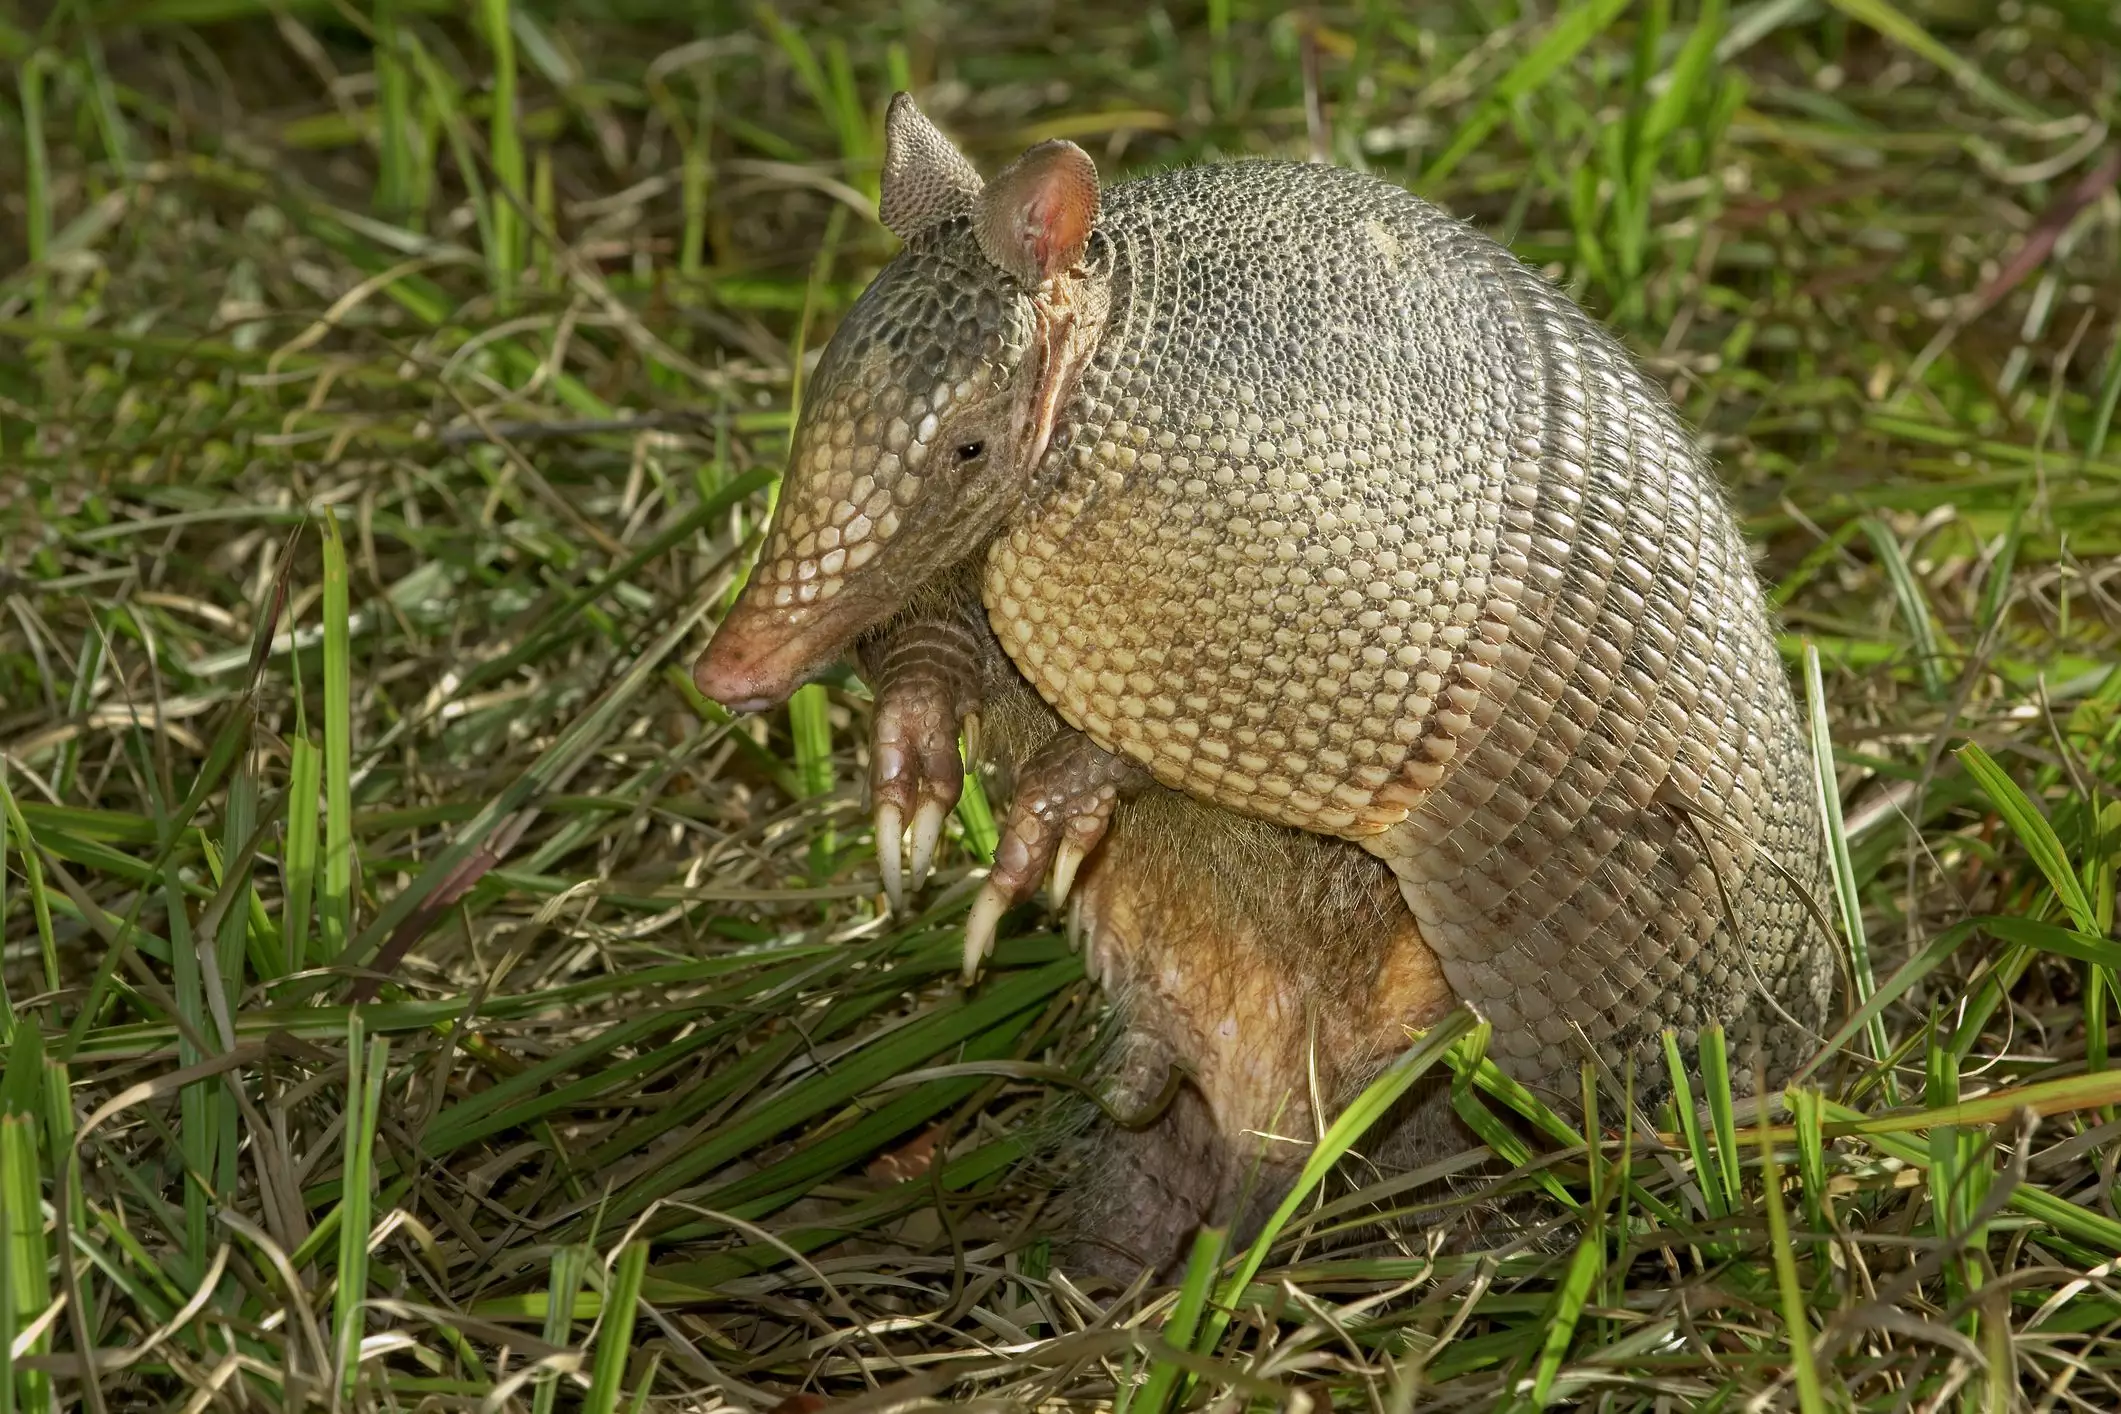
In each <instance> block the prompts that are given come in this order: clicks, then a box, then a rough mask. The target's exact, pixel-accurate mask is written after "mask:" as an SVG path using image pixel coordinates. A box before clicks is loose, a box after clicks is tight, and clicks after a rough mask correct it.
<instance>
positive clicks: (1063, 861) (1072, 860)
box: [1051, 838, 1083, 908]
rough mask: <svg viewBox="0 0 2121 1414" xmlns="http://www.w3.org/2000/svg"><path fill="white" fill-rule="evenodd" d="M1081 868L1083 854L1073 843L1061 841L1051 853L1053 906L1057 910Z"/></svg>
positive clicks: (1064, 900)
mask: <svg viewBox="0 0 2121 1414" xmlns="http://www.w3.org/2000/svg"><path fill="white" fill-rule="evenodd" d="M1082 867H1083V852H1082V851H1081V850H1079V849H1077V848H1076V847H1075V841H1073V840H1071V839H1065V838H1064V839H1062V840H1061V842H1060V848H1058V849H1056V850H1054V851H1053V892H1052V895H1051V897H1052V899H1053V906H1054V907H1055V908H1059V907H1060V906H1061V904H1063V903H1065V902H1066V901H1067V898H1068V890H1070V889H1072V888H1074V887H1075V871H1076V870H1078V869H1080V868H1082Z"/></svg>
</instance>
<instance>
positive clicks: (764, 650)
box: [692, 594, 832, 712]
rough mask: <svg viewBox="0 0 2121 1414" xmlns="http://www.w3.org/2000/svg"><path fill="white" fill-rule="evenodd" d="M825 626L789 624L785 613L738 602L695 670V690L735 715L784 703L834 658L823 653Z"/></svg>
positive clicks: (740, 599)
mask: <svg viewBox="0 0 2121 1414" xmlns="http://www.w3.org/2000/svg"><path fill="white" fill-rule="evenodd" d="M821 627H822V625H820V624H818V623H815V622H811V623H790V622H789V621H788V616H787V614H786V613H785V612H784V611H776V610H773V609H765V610H761V609H759V608H757V607H755V601H754V600H753V599H752V597H751V595H749V594H744V595H741V596H739V597H738V599H737V601H736V606H735V607H734V608H732V609H731V610H730V611H729V617H727V618H725V619H723V620H722V626H721V627H720V628H718V629H716V630H715V634H714V638H713V640H712V641H711V642H710V643H708V645H707V651H706V652H704V653H702V654H700V657H699V661H698V662H696V663H694V664H693V665H692V685H693V686H694V687H697V688H698V689H699V690H700V693H701V695H702V696H705V697H711V698H713V699H714V700H715V701H716V702H719V703H721V704H722V705H723V706H724V707H727V708H728V709H729V710H730V711H732V712H763V711H765V710H766V709H767V708H768V707H773V706H776V705H778V704H780V703H782V702H785V701H787V700H788V699H789V697H791V696H792V695H794V693H795V690H796V689H797V688H799V687H801V686H802V685H803V684H804V683H806V682H808V681H809V680H810V679H811V678H812V677H813V676H814V675H815V674H816V673H817V671H818V669H820V668H821V667H823V666H824V665H825V662H826V661H828V660H829V659H830V658H831V656H832V653H831V652H830V651H826V652H823V653H820V651H819V648H818V642H819V637H820V635H819V632H818V631H819V629H820V628H821Z"/></svg>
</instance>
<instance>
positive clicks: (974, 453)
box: [957, 442, 987, 462]
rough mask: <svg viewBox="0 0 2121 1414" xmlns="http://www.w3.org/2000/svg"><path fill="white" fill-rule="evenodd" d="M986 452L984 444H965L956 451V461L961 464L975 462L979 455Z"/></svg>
mask: <svg viewBox="0 0 2121 1414" xmlns="http://www.w3.org/2000/svg"><path fill="white" fill-rule="evenodd" d="M986 450H987V444H986V443H985V442H966V443H964V444H963V445H961V446H960V447H959V448H958V449H957V459H958V460H959V461H961V462H969V461H977V460H979V455H980V453H981V452H984V451H986Z"/></svg>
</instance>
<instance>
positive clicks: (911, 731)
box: [863, 623, 979, 913]
mask: <svg viewBox="0 0 2121 1414" xmlns="http://www.w3.org/2000/svg"><path fill="white" fill-rule="evenodd" d="M973 651H974V643H973V640H972V639H971V637H970V635H969V634H968V633H966V631H965V630H964V629H963V628H962V627H960V626H958V625H955V624H949V623H927V624H920V625H916V626H914V627H913V628H912V629H908V630H904V631H901V632H899V633H897V634H895V635H894V636H893V637H891V638H890V639H889V640H888V641H885V642H883V643H879V644H876V645H873V646H870V647H867V648H865V650H864V653H863V659H864V664H865V666H866V667H868V668H870V670H871V681H872V682H873V683H874V684H875V689H874V691H875V696H876V715H875V718H874V722H873V725H872V727H871V732H870V741H869V800H870V805H871V808H873V809H874V810H875V812H876V864H877V872H878V873H879V874H881V875H882V876H883V883H884V893H885V894H886V895H887V896H889V898H890V900H891V910H892V912H894V913H899V912H903V911H904V910H905V906H906V894H907V892H908V889H907V885H908V883H909V882H910V883H911V885H912V891H913V892H916V893H917V892H919V890H920V887H921V885H922V884H923V883H925V882H926V881H927V878H928V870H929V867H930V866H931V865H933V864H934V862H935V847H936V844H937V842H938V841H939V840H941V839H942V836H943V821H944V820H946V819H947V818H949V815H950V811H951V809H952V808H953V807H955V806H956V804H957V798H958V796H959V795H960V794H962V793H963V791H964V788H965V763H964V761H963V759H962V758H960V757H959V755H958V750H957V741H958V732H959V730H960V728H962V729H963V731H964V733H965V740H966V745H967V748H968V750H977V746H976V742H977V740H978V735H979V715H978V706H979V688H978V683H979V676H978V671H977V667H976V662H975V659H974V658H973ZM909 827H910V830H909ZM909 832H910V834H911V836H912V850H911V858H910V860H909V859H908V858H907V851H906V843H907V840H906V837H907V835H908V834H909ZM907 865H910V868H908V867H905V866H907ZM908 873H910V874H911V875H912V878H911V880H910V881H909V880H908V879H907V877H906V876H907V874H908Z"/></svg>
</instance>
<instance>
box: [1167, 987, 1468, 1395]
mask: <svg viewBox="0 0 2121 1414" xmlns="http://www.w3.org/2000/svg"><path fill="white" fill-rule="evenodd" d="M1474 1028H1475V1023H1474V1020H1473V1014H1472V1013H1471V1012H1469V1011H1467V1010H1466V1009H1465V1008H1464V1007H1454V1008H1452V1010H1451V1011H1450V1012H1449V1013H1448V1014H1447V1015H1445V1016H1444V1018H1443V1019H1442V1020H1440V1021H1438V1022H1437V1023H1436V1024H1435V1025H1434V1026H1432V1027H1430V1028H1429V1029H1428V1030H1427V1031H1426V1032H1424V1033H1423V1034H1422V1036H1421V1039H1420V1040H1418V1041H1416V1042H1415V1043H1414V1044H1413V1045H1412V1046H1410V1047H1408V1048H1407V1049H1406V1050H1405V1051H1403V1052H1401V1053H1400V1055H1399V1057H1398V1058H1397V1059H1396V1060H1394V1061H1393V1062H1392V1063H1391V1064H1390V1065H1389V1066H1387V1067H1385V1070H1384V1073H1383V1074H1381V1075H1379V1076H1378V1077H1377V1079H1375V1080H1373V1081H1371V1082H1370V1084H1369V1086H1368V1087H1366V1088H1365V1089H1364V1090H1363V1092H1362V1093H1361V1094H1360V1095H1358V1096H1357V1097H1356V1098H1355V1100H1354V1102H1353V1103H1352V1104H1350V1105H1349V1106H1348V1107H1347V1109H1345V1110H1343V1111H1341V1113H1340V1115H1339V1116H1338V1117H1337V1118H1335V1119H1334V1121H1333V1123H1332V1124H1330V1125H1328V1126H1327V1127H1326V1132H1325V1133H1324V1135H1322V1136H1321V1137H1320V1138H1319V1141H1318V1143H1317V1144H1316V1145H1315V1146H1314V1147H1313V1148H1312V1150H1311V1156H1310V1157H1309V1158H1308V1159H1306V1160H1305V1161H1304V1166H1303V1170H1302V1172H1301V1173H1299V1174H1298V1175H1297V1178H1296V1183H1295V1185H1294V1186H1293V1187H1292V1188H1291V1189H1290V1190H1289V1194H1288V1196H1287V1197H1285V1198H1283V1199H1282V1200H1281V1204H1280V1206H1279V1207H1277V1208H1276V1209H1275V1210H1274V1213H1273V1215H1272V1216H1271V1217H1269V1218H1268V1219H1267V1221H1266V1224H1265V1225H1264V1226H1263V1227H1262V1228H1261V1229H1260V1232H1259V1236H1258V1237H1256V1238H1254V1239H1253V1242H1252V1246H1251V1248H1250V1250H1248V1251H1247V1252H1246V1253H1245V1255H1244V1258H1243V1260H1242V1261H1240V1262H1239V1263H1238V1264H1237V1270H1236V1271H1234V1272H1233V1273H1231V1275H1230V1276H1229V1277H1228V1279H1227V1280H1225V1281H1224V1283H1223V1286H1222V1290H1221V1292H1220V1293H1219V1295H1218V1297H1217V1299H1216V1303H1215V1309H1214V1311H1213V1312H1212V1313H1211V1314H1210V1315H1209V1317H1208V1319H1207V1320H1206V1321H1205V1322H1204V1323H1203V1324H1202V1326H1201V1335H1200V1339H1199V1340H1198V1341H1197V1342H1195V1344H1194V1347H1193V1348H1194V1349H1195V1350H1196V1351H1198V1352H1199V1353H1201V1354H1204V1355H1205V1354H1209V1353H1211V1352H1213V1351H1214V1349H1215V1347H1216V1346H1217V1345H1219V1344H1220V1343H1221V1342H1222V1336H1223V1330H1224V1328H1225V1327H1227V1326H1228V1325H1229V1321H1230V1315H1229V1313H1230V1312H1232V1311H1234V1310H1235V1309H1236V1308H1237V1299H1238V1297H1239V1295H1240V1294H1241V1293H1242V1292H1243V1291H1244V1289H1245V1287H1246V1286H1247V1285H1249V1284H1250V1283H1251V1280H1252V1278H1253V1276H1254V1275H1256V1274H1257V1273H1258V1271H1259V1269H1260V1266H1261V1265H1262V1264H1263V1263H1264V1262H1265V1261H1266V1259H1267V1252H1268V1251H1269V1250H1270V1249H1271V1248H1272V1247H1273V1246H1274V1243H1275V1241H1276V1239H1278V1238H1279V1237H1280V1236H1281V1232H1282V1229H1283V1228H1285V1227H1287V1226H1288V1223H1289V1219H1290V1218H1292V1217H1294V1216H1295V1215H1296V1212H1297V1210H1298V1209H1299V1208H1301V1207H1302V1206H1303V1204H1304V1202H1305V1201H1306V1200H1307V1199H1309V1197H1310V1196H1311V1193H1312V1191H1313V1190H1315V1189H1316V1188H1317V1187H1318V1185H1319V1184H1321V1183H1323V1182H1324V1181H1325V1177H1326V1175H1327V1174H1328V1173H1330V1172H1332V1170H1333V1166H1334V1165H1335V1164H1337V1163H1339V1162H1340V1159H1341V1156H1342V1155H1343V1154H1345V1153H1347V1152H1348V1150H1349V1149H1350V1148H1351V1147H1353V1145H1354V1143H1355V1141H1356V1140H1358V1139H1360V1138H1361V1137H1362V1136H1363V1135H1364V1134H1365V1133H1367V1132H1368V1131H1369V1129H1370V1126H1371V1125H1373V1124H1375V1123H1376V1122H1377V1121H1378V1120H1379V1119H1380V1118H1382V1117H1383V1116H1384V1114H1385V1112H1386V1111H1388V1110H1390V1109H1391V1108H1392V1106H1393V1105H1395V1104H1397V1103H1398V1102H1399V1099H1400V1097H1401V1096H1402V1095H1404V1094H1406V1092H1407V1090H1408V1088H1409V1087H1411V1086H1412V1085H1413V1084H1414V1082H1415V1081H1417V1080H1419V1079H1420V1078H1421V1077H1422V1076H1423V1075H1425V1074H1427V1073H1428V1071H1429V1070H1430V1069H1431V1068H1432V1067H1433V1066H1434V1065H1435V1064H1436V1063H1437V1062H1438V1061H1439V1060H1441V1059H1442V1058H1443V1056H1444V1053H1445V1052H1447V1051H1449V1050H1451V1049H1452V1048H1453V1047H1455V1046H1457V1045H1458V1044H1459V1042H1460V1040H1461V1038H1463V1037H1465V1036H1467V1035H1468V1034H1470V1033H1472V1032H1473V1031H1474Z"/></svg>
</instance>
